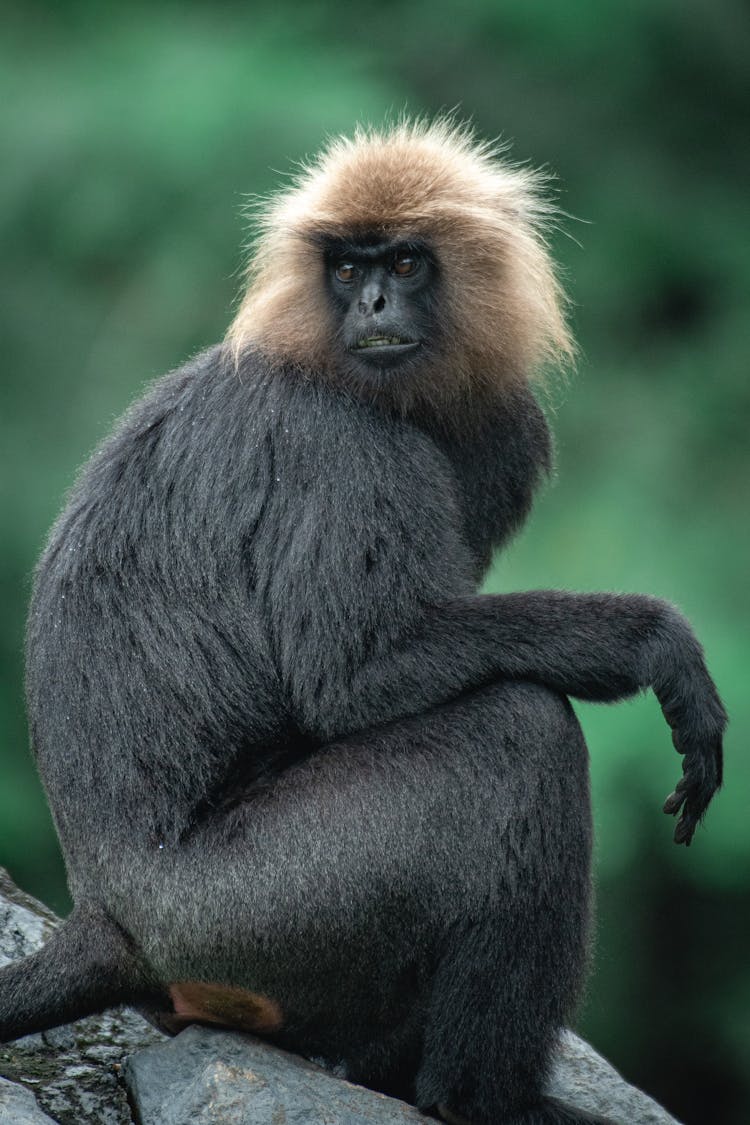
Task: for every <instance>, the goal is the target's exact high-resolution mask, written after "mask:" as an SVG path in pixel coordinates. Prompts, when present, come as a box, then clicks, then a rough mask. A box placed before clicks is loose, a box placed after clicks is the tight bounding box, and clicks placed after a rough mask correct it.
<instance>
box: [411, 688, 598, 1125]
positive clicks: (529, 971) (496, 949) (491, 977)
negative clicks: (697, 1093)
mask: <svg viewBox="0 0 750 1125" xmlns="http://www.w3.org/2000/svg"><path fill="white" fill-rule="evenodd" d="M467 698H470V697H467ZM491 702H494V703H495V705H496V708H497V709H496V711H495V714H494V716H493V715H492V710H491ZM484 711H485V716H484V717H485V718H488V719H489V718H494V723H493V725H492V726H488V727H486V728H485V730H484V732H480V730H478V728H477V725H476V719H477V717H481V712H480V713H479V716H477V715H475V716H473V720H472V719H470V720H469V722H468V725H467V729H466V731H465V735H467V736H469V737H471V738H472V739H473V741H474V743H475V745H476V740H477V736H478V735H479V736H480V737H481V738H482V740H483V744H484V746H485V747H489V746H492V745H494V746H496V747H497V752H498V753H499V754H500V755H501V756H502V757H503V758H504V759H505V760H504V768H505V771H506V773H505V785H506V786H507V788H508V792H509V794H512V797H511V799H512V802H513V812H512V815H511V816H510V817H508V819H507V821H506V822H505V824H504V826H503V828H502V829H501V830H500V831H499V832H498V831H497V830H496V827H495V826H494V825H493V824H492V821H491V820H490V822H489V823H488V824H487V826H486V830H485V831H486V837H487V840H486V843H485V848H486V847H487V845H489V847H490V849H491V852H492V853H493V854H492V857H491V858H490V856H489V855H487V853H486V851H485V848H482V845H481V843H480V842H479V841H478V840H477V841H476V842H477V844H478V845H479V847H478V849H477V850H478V854H477V862H479V863H483V862H485V863H487V864H488V865H489V867H490V870H491V871H492V872H493V875H492V876H491V877H490V878H489V879H488V882H487V885H486V896H485V898H484V899H483V900H480V899H477V900H475V901H474V902H473V903H471V905H468V904H467V909H466V911H465V912H464V915H463V917H462V918H461V919H460V920H459V921H458V922H457V923H456V924H455V925H454V926H453V927H452V928H451V929H450V931H449V932H448V933H446V934H445V935H444V940H443V943H442V945H441V948H440V951H439V961H438V964H437V968H436V972H435V975H434V978H433V980H432V982H431V989H430V999H429V1004H428V1009H427V1013H426V1017H425V1035H424V1050H423V1058H422V1064H421V1067H420V1070H419V1073H418V1075H417V1079H416V1093H417V1104H418V1105H420V1106H422V1107H423V1108H424V1107H427V1106H431V1105H437V1106H438V1107H439V1109H440V1112H441V1114H442V1115H443V1116H444V1117H445V1118H446V1119H447V1120H448V1121H451V1120H454V1121H467V1122H470V1123H471V1125H505V1123H506V1122H507V1123H508V1125H510V1123H511V1122H512V1123H513V1125H563V1123H568V1125H584V1123H586V1125H589V1123H592V1125H593V1123H594V1122H596V1121H600V1120H601V1119H600V1118H597V1117H594V1116H591V1115H588V1114H586V1113H585V1112H582V1111H578V1110H574V1109H572V1108H569V1107H566V1106H562V1105H560V1104H559V1103H556V1102H553V1101H551V1100H549V1099H546V1098H544V1097H543V1094H542V1087H543V1079H544V1076H545V1074H546V1072H547V1070H548V1067H549V1062H550V1057H551V1052H552V1049H553V1046H554V1043H555V1040H556V1037H557V1035H558V1033H559V1030H560V1028H561V1027H562V1026H564V1024H565V1023H566V1022H567V1020H568V1019H569V1017H570V1014H571V1008H572V1006H573V1004H574V1003H575V1000H576V997H577V994H578V991H579V988H580V983H581V976H582V972H583V966H584V959H585V949H586V941H587V925H588V899H589V867H588V847H589V836H588V815H589V814H588V797H587V777H586V770H585V747H584V745H583V739H582V737H581V734H580V730H579V728H578V726H577V723H576V722H575V719H574V718H573V716H572V714H571V713H570V712H565V711H564V710H563V706H562V704H561V702H560V701H559V700H558V699H556V698H555V697H554V696H551V695H549V694H547V693H539V694H537V693H535V692H533V691H532V692H527V691H526V690H525V689H524V687H523V686H521V690H519V691H518V692H514V691H513V688H512V687H511V686H506V687H502V686H501V687H499V688H498V689H494V690H493V692H492V693H490V695H489V696H488V697H485V702H484ZM509 740H510V741H509ZM498 742H499V745H498ZM509 745H511V746H512V748H513V753H512V756H506V755H507V748H508V746H509ZM553 761H554V762H555V763H556V766H555V768H554V771H553V772H552V773H551V774H550V771H549V764H550V763H551V762H553ZM491 815H492V814H491V813H490V816H491ZM472 819H473V818H472V817H471V816H470V817H469V825H470V830H471V828H473V825H471V820H472ZM466 858H467V859H468V858H469V857H468V856H467V857H466Z"/></svg>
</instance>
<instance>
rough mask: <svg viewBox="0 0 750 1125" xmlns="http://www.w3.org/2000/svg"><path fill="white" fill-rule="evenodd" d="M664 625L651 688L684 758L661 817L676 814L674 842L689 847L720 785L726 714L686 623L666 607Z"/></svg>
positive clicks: (655, 659)
mask: <svg viewBox="0 0 750 1125" xmlns="http://www.w3.org/2000/svg"><path fill="white" fill-rule="evenodd" d="M664 620H665V627H664V628H663V629H662V630H661V631H660V635H659V640H658V646H657V647H656V648H655V649H654V650H652V652H651V659H652V661H653V663H652V666H651V667H652V679H651V683H652V686H653V689H654V692H655V694H656V697H657V699H658V700H659V703H660V704H661V708H662V711H663V712H664V717H665V719H666V720H667V722H668V723H669V725H670V727H671V728H672V741H673V743H674V746H675V749H676V750H677V752H678V753H680V754H682V755H683V762H682V777H681V779H680V780H679V781H678V782H677V785H676V786H675V789H674V792H673V793H670V795H669V796H668V797H667V799H666V801H665V803H664V812H665V813H668V814H669V815H671V816H677V815H679V817H680V818H679V820H678V822H677V827H676V828H675V833H674V839H675V843H676V844H685V845H689V844H690V841H691V840H692V838H693V833H694V832H695V829H696V826H697V825H698V822H699V821H700V820H701V818H702V817H703V815H704V813H705V811H706V809H707V808H708V805H709V802H710V800H711V798H712V797H713V795H714V793H715V792H716V790H717V789H718V788H719V786H720V785H721V781H722V737H723V734H724V728H725V727H726V723H727V715H726V711H725V710H724V706H723V704H722V702H721V699H720V698H719V693H718V691H717V690H716V686H715V684H714V682H713V680H712V679H711V677H710V675H709V674H708V670H707V668H706V665H705V662H704V660H703V652H702V650H701V647H700V645H699V643H698V641H697V640H696V638H695V635H694V633H693V631H692V629H691V628H690V626H689V624H688V623H687V621H686V620H685V619H684V618H683V617H682V615H681V614H679V613H678V612H677V611H676V610H674V609H673V608H672V607H671V606H669V607H667V612H666V616H665V619H664Z"/></svg>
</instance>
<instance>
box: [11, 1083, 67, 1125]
mask: <svg viewBox="0 0 750 1125" xmlns="http://www.w3.org/2000/svg"><path fill="white" fill-rule="evenodd" d="M0 1125H55V1123H54V1121H53V1120H52V1118H51V1117H47V1114H46V1113H42V1111H41V1109H40V1108H39V1106H38V1105H37V1101H36V1098H35V1097H34V1095H33V1094H32V1092H31V1090H27V1089H26V1087H25V1086H19V1085H17V1084H16V1083H15V1082H8V1080H7V1079H6V1078H0Z"/></svg>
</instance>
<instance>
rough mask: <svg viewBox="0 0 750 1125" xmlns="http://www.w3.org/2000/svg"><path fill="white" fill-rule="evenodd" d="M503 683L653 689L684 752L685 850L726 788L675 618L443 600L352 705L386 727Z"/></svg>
mask: <svg viewBox="0 0 750 1125" xmlns="http://www.w3.org/2000/svg"><path fill="white" fill-rule="evenodd" d="M498 677H508V678H515V679H527V680H533V681H536V682H538V683H543V684H546V685H548V686H549V687H552V688H554V689H555V690H556V691H559V692H561V693H563V694H565V695H571V696H574V697H577V698H579V699H588V700H599V701H603V702H613V701H615V700H618V699H623V698H625V697H627V696H629V695H632V694H634V693H635V692H637V691H639V690H641V689H645V688H649V687H651V688H653V690H654V692H655V694H656V696H657V699H658V700H659V703H660V704H661V707H662V710H663V712H664V715H665V718H666V720H667V722H668V723H669V725H670V727H671V728H672V738H673V742H674V745H675V747H676V749H677V750H678V751H679V753H681V754H682V755H683V756H684V758H683V777H682V779H681V780H680V781H679V782H678V784H677V786H676V788H675V791H674V792H673V793H672V794H670V796H669V797H668V798H667V801H666V803H665V806H664V811H665V812H667V813H672V814H677V813H679V812H680V811H681V813H682V815H681V817H680V820H679V822H678V824H677V828H676V831H675V840H676V842H677V843H685V844H689V843H690V840H691V838H692V836H693V833H694V831H695V828H696V825H697V823H698V821H699V820H700V818H701V817H702V815H703V814H704V812H705V810H706V808H707V806H708V804H709V801H710V800H711V797H712V796H713V794H714V792H715V791H716V789H717V788H718V787H719V785H720V784H721V776H722V734H723V730H724V727H725V724H726V714H725V711H724V708H723V706H722V703H721V700H720V698H719V695H718V693H717V691H716V688H715V686H714V684H713V681H712V680H711V677H710V676H709V674H708V671H707V669H706V665H705V663H704V659H703V652H702V650H701V647H700V645H699V643H698V641H697V640H696V638H695V635H694V633H693V631H692V629H691V628H690V625H689V624H688V622H687V621H686V620H685V618H684V617H682V615H681V614H680V613H678V612H677V610H675V609H674V608H673V607H672V606H670V605H669V604H668V603H666V602H663V601H660V600H658V599H656V598H650V597H645V596H640V595H611V594H569V593H561V592H557V591H535V592H530V593H523V594H506V595H494V594H489V595H474V596H466V597H460V598H455V599H451V600H447V601H444V602H442V603H439V604H435V605H432V606H429V607H428V608H427V609H426V611H425V614H424V618H423V620H422V623H421V625H420V626H419V628H418V629H416V630H415V631H414V632H413V633H412V634H411V635H410V636H409V637H408V638H406V639H405V640H404V641H403V642H402V644H401V645H400V646H398V647H396V648H393V649H392V650H391V651H389V652H388V653H387V654H385V655H384V656H383V657H382V658H380V659H378V660H376V661H370V662H368V663H367V665H366V666H365V667H363V668H362V669H361V670H360V671H358V672H357V673H356V674H355V677H354V682H353V683H352V684H351V690H352V697H351V698H352V700H353V702H352V707H353V709H354V710H355V712H356V714H357V718H358V719H360V720H362V721H364V722H365V723H366V722H367V721H368V720H369V721H370V722H372V721H373V720H376V721H378V722H383V721H384V720H388V719H391V718H395V717H396V716H397V715H403V714H404V713H406V712H407V711H414V712H416V711H421V710H425V709H427V708H429V707H432V706H435V705H438V704H440V703H443V702H445V701H446V700H447V699H449V698H451V697H454V696H456V695H458V694H460V693H461V692H464V691H468V690H471V689H472V688H474V687H477V686H479V685H480V684H482V683H486V682H488V681H491V680H494V679H497V678H498Z"/></svg>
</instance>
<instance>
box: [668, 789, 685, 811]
mask: <svg viewBox="0 0 750 1125" xmlns="http://www.w3.org/2000/svg"><path fill="white" fill-rule="evenodd" d="M681 804H682V797H681V796H680V794H679V793H677V792H676V791H675V792H674V793H670V794H669V796H668V797H667V799H666V801H665V802H664V812H665V813H668V814H669V815H670V816H674V815H675V813H678V812H679V811H680V805H681Z"/></svg>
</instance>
